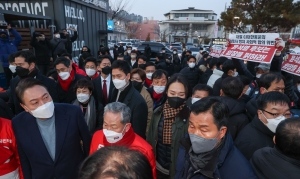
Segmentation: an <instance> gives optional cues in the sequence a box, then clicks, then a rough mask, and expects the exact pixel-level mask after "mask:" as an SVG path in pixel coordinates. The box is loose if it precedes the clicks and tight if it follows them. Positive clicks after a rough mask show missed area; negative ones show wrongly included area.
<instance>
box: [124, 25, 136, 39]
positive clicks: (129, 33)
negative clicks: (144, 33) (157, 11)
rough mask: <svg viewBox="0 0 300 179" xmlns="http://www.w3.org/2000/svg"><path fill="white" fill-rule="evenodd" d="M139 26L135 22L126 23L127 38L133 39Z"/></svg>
mask: <svg viewBox="0 0 300 179" xmlns="http://www.w3.org/2000/svg"><path fill="white" fill-rule="evenodd" d="M139 28H140V24H139V23H136V22H128V23H126V26H125V30H126V32H127V38H129V39H133V38H135V37H136V32H137V31H138V29H139Z"/></svg>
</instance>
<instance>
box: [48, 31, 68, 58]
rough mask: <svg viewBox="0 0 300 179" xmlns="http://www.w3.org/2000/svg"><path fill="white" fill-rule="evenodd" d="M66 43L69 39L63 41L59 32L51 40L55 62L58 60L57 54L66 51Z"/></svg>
mask: <svg viewBox="0 0 300 179" xmlns="http://www.w3.org/2000/svg"><path fill="white" fill-rule="evenodd" d="M66 43H68V40H67V39H61V38H60V33H59V31H58V30H56V31H55V32H54V35H53V39H51V40H50V47H51V50H52V58H53V61H55V60H56V58H57V54H58V53H59V52H61V51H62V50H66V48H65V47H66Z"/></svg>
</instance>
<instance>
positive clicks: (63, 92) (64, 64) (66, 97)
mask: <svg viewBox="0 0 300 179" xmlns="http://www.w3.org/2000/svg"><path fill="white" fill-rule="evenodd" d="M54 66H55V69H56V71H57V73H58V83H57V85H56V88H57V93H58V98H59V102H61V103H69V104H71V103H72V102H73V101H74V100H75V99H76V93H75V91H74V89H73V87H74V85H75V84H76V82H77V81H78V80H80V79H82V78H86V77H84V76H82V75H78V74H76V73H75V69H74V68H73V67H72V65H71V62H70V60H69V59H67V58H64V57H59V58H57V59H56V61H55V62H54Z"/></svg>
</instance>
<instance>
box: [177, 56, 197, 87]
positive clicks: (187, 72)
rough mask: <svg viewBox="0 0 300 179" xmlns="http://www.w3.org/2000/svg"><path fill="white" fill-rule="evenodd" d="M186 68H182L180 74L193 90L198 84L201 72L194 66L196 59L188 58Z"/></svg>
mask: <svg viewBox="0 0 300 179" xmlns="http://www.w3.org/2000/svg"><path fill="white" fill-rule="evenodd" d="M187 64H188V67H185V68H183V69H182V70H181V71H180V73H181V74H183V75H184V76H185V77H186V78H187V79H188V81H189V83H190V85H191V88H194V87H195V86H196V85H197V84H198V83H199V82H200V76H201V73H202V72H201V71H200V70H199V68H198V67H197V66H196V58H195V57H194V56H189V57H188V59H187Z"/></svg>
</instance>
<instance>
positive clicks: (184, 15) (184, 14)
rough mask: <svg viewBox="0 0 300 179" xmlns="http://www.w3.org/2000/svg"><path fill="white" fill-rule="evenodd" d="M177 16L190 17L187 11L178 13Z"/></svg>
mask: <svg viewBox="0 0 300 179" xmlns="http://www.w3.org/2000/svg"><path fill="white" fill-rule="evenodd" d="M175 17H176V18H179V17H189V14H187V13H176V14H175Z"/></svg>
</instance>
